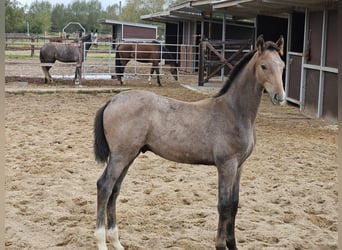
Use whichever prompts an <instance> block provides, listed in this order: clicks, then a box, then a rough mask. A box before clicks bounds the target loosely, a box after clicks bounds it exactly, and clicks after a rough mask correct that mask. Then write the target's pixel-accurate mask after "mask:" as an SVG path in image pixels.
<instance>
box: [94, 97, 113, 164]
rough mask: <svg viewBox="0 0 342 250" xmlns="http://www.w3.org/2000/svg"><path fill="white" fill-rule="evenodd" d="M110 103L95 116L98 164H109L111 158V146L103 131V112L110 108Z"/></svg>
mask: <svg viewBox="0 0 342 250" xmlns="http://www.w3.org/2000/svg"><path fill="white" fill-rule="evenodd" d="M108 104H109V101H108V102H107V103H106V105H104V106H103V107H101V108H100V109H99V110H98V111H97V113H96V116H95V122H94V153H95V160H96V161H97V162H98V163H102V162H107V160H108V157H109V152H110V150H109V146H108V143H107V140H106V137H105V134H104V129H103V112H104V110H105V109H106V107H107V106H108Z"/></svg>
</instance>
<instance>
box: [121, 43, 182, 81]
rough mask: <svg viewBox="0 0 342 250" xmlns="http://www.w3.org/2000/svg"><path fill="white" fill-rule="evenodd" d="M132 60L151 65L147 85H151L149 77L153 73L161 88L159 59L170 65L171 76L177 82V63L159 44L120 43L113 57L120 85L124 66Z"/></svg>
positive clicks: (171, 54) (172, 55) (170, 53)
mask: <svg viewBox="0 0 342 250" xmlns="http://www.w3.org/2000/svg"><path fill="white" fill-rule="evenodd" d="M132 59H133V60H136V61H137V62H142V63H152V67H151V70H150V76H149V78H148V81H149V83H151V76H152V75H153V73H154V71H155V72H156V75H157V83H158V86H161V83H160V71H159V63H160V61H161V59H165V64H169V65H170V72H171V74H172V76H173V77H174V79H175V80H178V75H177V72H178V71H177V69H178V63H177V62H176V58H175V57H174V54H173V53H172V52H170V51H169V50H168V49H167V48H166V47H165V46H163V45H161V44H160V43H159V42H157V41H154V42H149V43H136V42H134V43H121V44H119V45H118V46H117V48H116V55H115V72H116V76H117V78H118V80H119V82H120V84H121V85H122V84H123V81H122V77H123V75H124V72H125V66H126V65H127V63H128V62H129V61H130V60H132Z"/></svg>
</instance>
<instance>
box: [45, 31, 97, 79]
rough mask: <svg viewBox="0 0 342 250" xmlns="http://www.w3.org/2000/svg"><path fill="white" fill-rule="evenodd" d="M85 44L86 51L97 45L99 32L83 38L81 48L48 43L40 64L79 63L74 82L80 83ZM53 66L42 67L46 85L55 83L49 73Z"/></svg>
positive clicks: (72, 45)
mask: <svg viewBox="0 0 342 250" xmlns="http://www.w3.org/2000/svg"><path fill="white" fill-rule="evenodd" d="M90 42H91V43H90ZM83 43H86V45H85V51H88V50H89V48H90V46H91V45H92V44H96V43H97V31H96V30H95V32H93V31H91V33H90V34H88V35H86V36H84V37H82V38H81V47H79V46H80V45H79V44H55V43H47V44H44V46H43V47H42V48H41V49H40V54H39V58H40V62H41V63H55V62H56V61H60V62H64V63H75V62H76V63H78V64H77V66H76V70H75V78H74V82H77V81H79V79H80V78H81V62H82V61H83V56H82V55H83V53H84V51H83V53H82V51H81V50H82V49H83V48H84V47H83ZM51 67H52V66H42V69H43V72H44V76H45V83H49V82H53V79H52V77H51V75H50V73H49V70H50V68H51Z"/></svg>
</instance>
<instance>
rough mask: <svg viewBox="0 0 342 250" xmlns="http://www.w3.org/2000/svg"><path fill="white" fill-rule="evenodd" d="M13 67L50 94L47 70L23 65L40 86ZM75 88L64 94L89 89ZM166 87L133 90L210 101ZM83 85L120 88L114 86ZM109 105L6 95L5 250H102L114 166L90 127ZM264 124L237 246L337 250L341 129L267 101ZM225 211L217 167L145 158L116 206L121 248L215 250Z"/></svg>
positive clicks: (11, 76)
mask: <svg viewBox="0 0 342 250" xmlns="http://www.w3.org/2000/svg"><path fill="white" fill-rule="evenodd" d="M13 65H14V64H6V76H7V81H8V82H13V81H27V82H28V83H29V84H28V87H27V88H26V89H35V88H38V87H39V88H41V87H43V88H46V89H48V88H50V87H49V86H46V85H43V84H42V82H43V80H42V77H43V74H42V72H41V70H40V68H39V69H37V67H35V68H32V67H31V68H30V69H26V68H25V71H26V70H30V74H31V75H33V76H34V78H18V77H15V76H16V75H17V73H16V70H15V69H14V68H13ZM27 67H28V66H27ZM66 82H68V81H63V80H60V81H59V83H58V84H57V85H56V86H58V88H64V87H70V88H80V87H75V86H74V85H70V84H69V85H68V84H67V83H66ZM162 82H163V83H164V85H165V86H164V87H162V88H158V87H154V86H153V87H148V86H147V84H146V83H145V82H144V81H141V80H140V81H139V80H136V81H133V80H132V81H130V82H128V83H127V86H126V87H129V88H132V89H147V90H150V91H153V92H156V93H158V94H161V95H166V96H170V97H174V98H178V99H182V100H187V101H195V100H199V99H202V98H207V97H209V94H206V93H200V92H197V91H191V90H189V89H186V88H184V87H182V86H180V85H179V83H175V82H174V81H172V80H171V79H169V78H167V79H165V78H164V79H162ZM65 84H67V85H65ZM84 84H85V85H84V86H85V87H87V85H91V86H93V85H96V86H103V85H106V86H107V87H108V86H114V87H116V86H115V82H113V81H111V80H109V81H107V82H103V81H102V82H99V81H89V82H85V83H84ZM11 86H12V85H11V84H8V85H7V88H10V87H11ZM56 86H55V85H54V86H53V87H56ZM21 89H23V88H21ZM110 96H112V94H110V93H88V94H80V93H53V94H34V93H20V94H9V93H7V94H6V100H5V101H6V118H5V135H6V166H5V167H6V201H5V202H6V204H5V205H6V213H5V216H6V224H5V228H6V229H5V230H6V233H5V238H6V249H8V250H12V249H63V250H64V249H96V246H95V240H94V237H93V233H94V230H95V219H96V217H95V215H96V181H97V179H98V177H99V176H100V175H101V173H102V171H103V169H104V168H103V166H102V165H98V164H96V163H95V161H94V157H93V148H92V143H93V134H92V129H93V127H92V126H93V120H94V115H95V112H96V110H97V109H98V108H99V107H100V106H101V105H103V104H104V103H105V102H106V100H108V98H110ZM195 125H196V124H194V126H195ZM256 127H257V128H256V129H257V145H256V147H255V149H254V152H253V154H252V155H251V157H250V158H249V159H248V160H247V161H246V163H245V165H244V170H243V174H242V179H241V186H240V205H239V211H238V215H237V219H236V237H237V241H238V247H239V249H258V250H259V249H267V250H270V249H274V250H280V249H295V250H301V249H310V250H328V249H337V221H338V215H337V204H338V202H337V196H338V193H337V125H335V124H332V123H327V122H324V121H321V120H317V119H315V118H310V117H309V116H307V115H305V114H303V113H301V112H300V111H299V110H298V108H296V107H291V106H286V107H278V106H273V105H271V104H270V102H269V100H268V97H267V95H265V96H264V98H263V100H262V104H261V107H260V112H259V114H258V117H257V121H256ZM216 204H217V174H216V169H215V167H211V166H198V165H186V164H178V163H174V162H170V161H166V160H164V159H162V158H160V157H158V156H156V155H154V154H153V153H146V154H141V155H140V156H139V157H138V158H137V159H136V161H135V162H134V163H133V165H132V166H131V168H130V170H129V172H128V175H127V177H126V179H125V180H124V183H123V186H122V190H121V194H120V196H119V198H118V205H117V217H118V225H119V229H120V238H121V242H122V244H123V245H124V246H125V247H126V249H129V250H142V249H154V250H159V249H172V250H181V249H184V250H192V249H193V250H201V249H203V250H204V249H205V250H207V249H214V244H215V236H216V227H217V221H218V216H217V209H216ZM109 249H112V248H109Z"/></svg>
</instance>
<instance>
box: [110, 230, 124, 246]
mask: <svg viewBox="0 0 342 250" xmlns="http://www.w3.org/2000/svg"><path fill="white" fill-rule="evenodd" d="M108 239H109V240H110V242H112V244H113V247H114V249H115V250H125V249H124V247H123V246H122V245H121V243H120V241H119V229H118V226H117V225H115V227H114V228H113V229H110V230H108Z"/></svg>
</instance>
